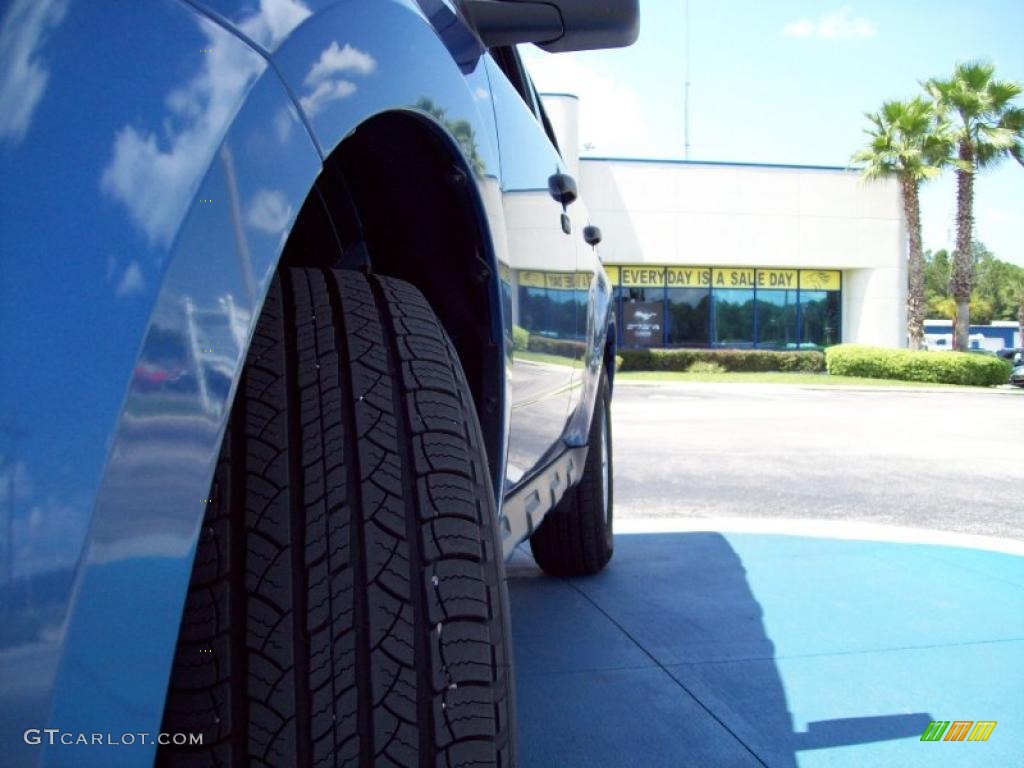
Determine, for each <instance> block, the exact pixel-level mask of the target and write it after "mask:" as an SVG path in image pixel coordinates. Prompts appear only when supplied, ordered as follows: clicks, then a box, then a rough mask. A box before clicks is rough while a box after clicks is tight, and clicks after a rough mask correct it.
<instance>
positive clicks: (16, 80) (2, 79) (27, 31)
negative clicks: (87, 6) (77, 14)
mask: <svg viewBox="0 0 1024 768" xmlns="http://www.w3.org/2000/svg"><path fill="white" fill-rule="evenodd" d="M67 7H68V6H67V2H66V0H16V2H14V3H13V4H12V5H11V6H10V8H8V9H7V13H5V14H4V16H3V19H0V140H3V139H6V140H8V141H10V142H11V143H12V144H18V143H19V142H20V141H21V140H22V139H24V138H25V134H26V133H27V132H28V127H29V125H30V124H31V122H32V115H33V114H35V111H36V107H38V106H39V102H40V101H41V100H42V98H43V93H44V92H45V91H46V84H47V83H48V82H49V79H50V71H49V69H47V65H46V61H45V60H44V59H43V58H42V57H41V55H40V49H41V48H42V47H43V44H44V43H45V42H46V36H47V33H48V32H50V31H51V30H52V29H53V28H55V27H56V26H57V25H58V24H60V22H61V21H62V20H63V19H64V14H65V12H66V11H67Z"/></svg>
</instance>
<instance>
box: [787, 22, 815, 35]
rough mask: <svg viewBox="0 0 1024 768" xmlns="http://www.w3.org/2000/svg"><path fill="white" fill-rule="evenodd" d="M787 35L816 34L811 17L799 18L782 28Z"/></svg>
mask: <svg viewBox="0 0 1024 768" xmlns="http://www.w3.org/2000/svg"><path fill="white" fill-rule="evenodd" d="M782 34H784V35H786V37H810V36H811V35H813V34H814V22H813V21H811V20H810V19H797V20H796V21H791V22H789V24H787V25H786V26H785V27H783V28H782Z"/></svg>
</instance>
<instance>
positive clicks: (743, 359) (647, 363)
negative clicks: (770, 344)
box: [619, 349, 825, 373]
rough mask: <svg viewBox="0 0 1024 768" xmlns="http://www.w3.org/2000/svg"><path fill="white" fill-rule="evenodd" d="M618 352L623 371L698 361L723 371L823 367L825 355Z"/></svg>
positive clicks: (686, 366)
mask: <svg viewBox="0 0 1024 768" xmlns="http://www.w3.org/2000/svg"><path fill="white" fill-rule="evenodd" d="M619 354H620V355H621V356H622V370H624V371H688V370H690V366H692V365H693V364H694V363H697V362H707V363H717V364H718V365H720V366H721V367H722V369H723V370H726V371H799V372H803V373H820V372H822V371H824V370H825V355H824V354H822V353H821V352H819V351H817V350H792V351H788V350H787V351H781V352H777V351H774V350H769V349H622V350H619Z"/></svg>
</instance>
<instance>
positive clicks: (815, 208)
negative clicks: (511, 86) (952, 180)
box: [544, 94, 907, 349]
mask: <svg viewBox="0 0 1024 768" xmlns="http://www.w3.org/2000/svg"><path fill="white" fill-rule="evenodd" d="M544 104H545V107H546V110H547V112H548V114H549V117H550V119H551V122H552V124H553V126H554V129H555V133H556V135H557V136H558V138H559V144H560V145H561V148H562V152H563V156H565V160H566V164H567V165H568V167H569V173H570V174H572V175H573V176H574V177H575V178H576V179H578V181H579V187H580V191H581V194H582V196H583V198H584V199H585V200H586V204H587V206H588V210H589V216H590V220H591V222H592V223H593V224H595V225H597V226H598V227H600V229H601V231H602V234H603V241H602V243H601V245H600V246H599V251H600V254H601V257H602V259H603V261H604V263H605V265H606V270H607V271H608V273H609V276H610V277H611V278H612V279H613V281H614V282H615V285H616V293H617V297H618V298H617V301H618V310H619V313H618V314H619V318H620V329H619V332H620V337H619V338H620V344H622V345H623V346H627V347H629V346H723V347H759V348H775V349H787V348H788V349H794V348H807V347H820V346H826V345H828V344H834V343H838V342H840V341H842V342H855V343H861V344H876V345H881V346H888V347H898V346H904V345H905V344H906V286H907V275H906V258H905V254H906V247H907V245H906V243H907V238H906V228H905V224H904V221H903V215H902V205H901V202H900V196H899V189H898V186H897V184H896V182H895V181H894V180H888V181H881V182H871V183H866V182H864V181H862V180H861V179H860V178H859V175H858V173H857V172H856V171H852V170H849V169H845V168H833V167H817V166H801V165H757V164H748V163H728V162H703V161H701V162H688V161H678V160H645V159H644V160H641V159H629V158H603V157H582V158H581V157H580V156H579V154H578V151H577V147H578V146H579V138H578V137H579V130H578V109H577V105H578V101H577V99H576V97H575V96H571V95H564V94H551V95H546V96H545V97H544Z"/></svg>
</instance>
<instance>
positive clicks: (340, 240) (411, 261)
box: [282, 109, 507, 502]
mask: <svg viewBox="0 0 1024 768" xmlns="http://www.w3.org/2000/svg"><path fill="white" fill-rule="evenodd" d="M491 183H494V184H495V185H496V180H494V179H493V178H491V177H484V176H482V174H479V173H478V172H476V170H475V169H474V168H473V163H472V158H467V156H466V150H465V147H464V146H463V145H462V144H460V143H459V141H458V140H457V139H455V138H454V137H453V136H452V135H451V133H450V132H449V130H448V129H447V127H446V126H444V125H442V124H441V123H440V122H439V121H438V120H437V119H436V117H435V116H433V115H431V114H429V113H426V112H424V111H421V110H417V109H397V110H389V111H385V112H381V113H378V114H376V115H374V116H372V117H370V118H368V119H367V120H366V121H364V122H363V123H361V124H360V125H359V126H358V127H357V128H356V129H355V130H353V131H351V132H350V133H349V134H348V135H347V136H346V137H345V139H344V140H343V141H342V142H341V143H340V144H338V146H337V147H335V148H334V150H333V151H332V152H331V153H330V154H329V155H328V156H327V157H326V158H325V160H324V167H323V171H322V172H321V174H320V175H319V177H318V178H317V180H316V184H315V185H314V187H313V189H311V190H310V194H309V197H307V199H306V201H305V203H304V204H303V206H302V208H301V210H300V212H299V215H298V217H297V219H296V224H295V227H294V228H293V230H292V232H291V234H290V236H289V240H288V243H287V245H286V246H285V249H284V252H283V255H282V264H287V265H292V266H335V267H343V268H350V269H364V270H365V269H368V270H371V271H373V272H374V273H377V274H382V275H387V276H389V277H397V278H400V279H402V280H405V281H407V282H409V283H411V284H413V285H415V286H416V287H417V288H418V289H419V290H420V291H421V292H422V293H423V295H424V296H425V297H426V298H427V300H428V301H429V302H430V305H431V306H432V307H433V309H434V311H435V312H436V313H437V315H438V317H439V319H440V320H441V323H442V325H443V326H444V328H445V331H446V332H447V333H448V335H449V337H451V339H452V342H453V344H454V346H455V349H456V351H457V353H458V355H459V360H460V362H461V364H462V367H463V369H464V371H465V373H466V378H467V380H468V382H469V385H470V389H471V391H472V393H473V398H474V403H475V405H476V410H477V415H478V418H479V420H480V426H481V429H482V431H483V435H484V441H485V445H486V448H487V455H488V460H489V464H490V470H491V480H492V484H493V487H494V489H495V493H496V495H498V494H499V493H500V489H501V487H502V482H501V480H502V477H503V471H504V470H503V466H504V463H503V462H504V445H505V436H506V434H507V425H506V423H505V418H504V414H505V411H506V409H505V401H506V392H505V365H504V356H505V341H504V336H505V331H504V319H503V317H502V308H501V293H500V278H499V270H498V267H497V257H496V253H495V248H494V245H493V238H492V234H491V226H490V220H489V217H488V214H487V210H486V207H485V204H484V200H483V194H482V193H481V189H480V187H481V186H482V185H488V184H491ZM498 500H499V502H500V499H498Z"/></svg>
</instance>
